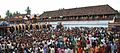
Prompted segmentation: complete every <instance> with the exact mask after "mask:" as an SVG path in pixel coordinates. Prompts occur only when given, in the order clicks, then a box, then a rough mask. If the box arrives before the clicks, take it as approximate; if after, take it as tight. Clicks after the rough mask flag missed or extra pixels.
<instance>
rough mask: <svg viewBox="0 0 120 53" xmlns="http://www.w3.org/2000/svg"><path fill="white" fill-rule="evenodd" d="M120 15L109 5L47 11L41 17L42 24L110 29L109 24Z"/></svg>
mask: <svg viewBox="0 0 120 53" xmlns="http://www.w3.org/2000/svg"><path fill="white" fill-rule="evenodd" d="M118 15H119V13H118V11H117V10H115V9H113V8H112V7H111V6H109V5H98V6H88V7H80V8H71V9H60V10H54V11H46V12H44V13H43V14H41V15H40V18H39V19H40V20H39V21H40V22H41V23H44V22H48V23H50V24H52V25H54V26H56V25H57V23H59V22H61V23H62V24H63V25H64V26H65V27H68V26H69V27H108V23H109V22H112V21H113V19H114V18H119V17H118Z"/></svg>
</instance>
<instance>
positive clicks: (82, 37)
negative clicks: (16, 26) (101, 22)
mask: <svg viewBox="0 0 120 53" xmlns="http://www.w3.org/2000/svg"><path fill="white" fill-rule="evenodd" d="M119 38H120V34H119V33H117V32H111V31H108V29H107V28H102V27H91V28H88V27H73V28H67V27H63V26H61V25H58V26H57V27H56V28H54V27H49V28H42V29H39V30H34V31H33V32H30V31H28V30H24V31H23V32H22V33H21V34H18V33H10V34H9V35H6V36H4V37H2V38H0V53H120V39H119Z"/></svg>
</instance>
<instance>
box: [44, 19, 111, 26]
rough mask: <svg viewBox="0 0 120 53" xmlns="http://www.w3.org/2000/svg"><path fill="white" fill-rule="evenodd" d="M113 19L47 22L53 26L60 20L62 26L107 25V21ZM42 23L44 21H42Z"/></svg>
mask: <svg viewBox="0 0 120 53" xmlns="http://www.w3.org/2000/svg"><path fill="white" fill-rule="evenodd" d="M111 21H113V20H100V21H57V22H47V23H49V24H52V26H53V27H56V25H57V24H58V23H59V22H61V23H62V24H63V26H64V27H108V23H109V22H111ZM43 23H44V22H43Z"/></svg>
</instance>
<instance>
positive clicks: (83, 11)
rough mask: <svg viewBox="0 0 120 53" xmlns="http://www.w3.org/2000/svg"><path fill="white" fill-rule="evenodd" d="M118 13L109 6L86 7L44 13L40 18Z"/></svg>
mask: <svg viewBox="0 0 120 53" xmlns="http://www.w3.org/2000/svg"><path fill="white" fill-rule="evenodd" d="M116 13H118V12H117V11H116V10H114V9H113V8H112V7H110V6H109V5H98V6H88V7H80V8H71V9H61V10H55V11H46V12H44V13H43V14H41V16H40V17H43V18H46V17H60V16H82V15H101V14H116Z"/></svg>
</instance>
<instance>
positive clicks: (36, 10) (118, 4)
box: [0, 0, 120, 17]
mask: <svg viewBox="0 0 120 53" xmlns="http://www.w3.org/2000/svg"><path fill="white" fill-rule="evenodd" d="M104 4H109V5H110V6H111V7H113V8H114V9H115V10H120V0H0V15H1V16H2V17H4V16H5V13H6V11H7V10H10V12H15V11H19V12H21V13H25V9H26V8H27V6H29V7H30V8H31V10H32V12H31V13H32V14H41V13H43V12H44V11H52V10H58V9H60V8H65V9H68V8H76V7H85V6H94V5H104Z"/></svg>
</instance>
